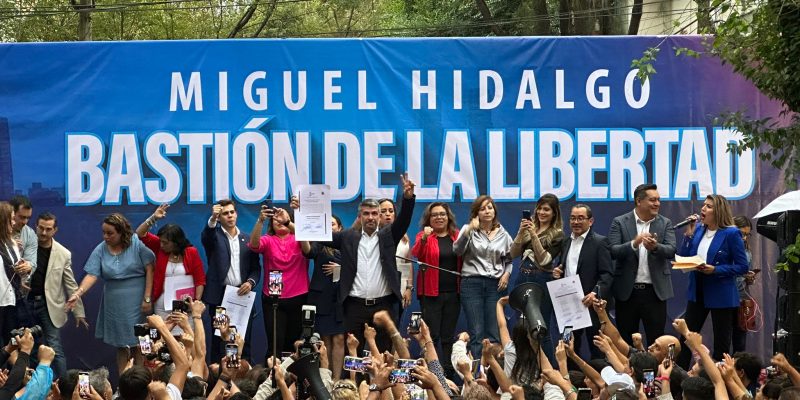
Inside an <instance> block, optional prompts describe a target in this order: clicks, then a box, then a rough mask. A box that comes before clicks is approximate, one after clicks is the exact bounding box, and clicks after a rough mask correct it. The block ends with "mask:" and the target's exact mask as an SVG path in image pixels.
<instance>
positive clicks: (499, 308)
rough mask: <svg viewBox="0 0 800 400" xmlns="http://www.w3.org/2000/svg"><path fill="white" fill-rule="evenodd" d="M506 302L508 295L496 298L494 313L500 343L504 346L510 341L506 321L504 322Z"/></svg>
mask: <svg viewBox="0 0 800 400" xmlns="http://www.w3.org/2000/svg"><path fill="white" fill-rule="evenodd" d="M507 304H508V296H503V297H501V298H500V299H499V300H497V305H496V306H495V313H496V316H497V328H498V330H499V331H500V344H501V345H503V347H504V348H505V347H506V345H507V344H508V343H510V342H511V334H509V333H508V322H506V311H505V306H506V305H507Z"/></svg>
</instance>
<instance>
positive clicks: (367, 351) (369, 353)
mask: <svg viewBox="0 0 800 400" xmlns="http://www.w3.org/2000/svg"><path fill="white" fill-rule="evenodd" d="M361 354H364V358H367V357H372V352H370V351H369V350H362V351H361Z"/></svg>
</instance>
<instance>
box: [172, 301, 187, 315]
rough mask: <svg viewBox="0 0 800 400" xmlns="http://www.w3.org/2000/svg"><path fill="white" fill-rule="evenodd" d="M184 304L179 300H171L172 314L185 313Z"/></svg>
mask: <svg viewBox="0 0 800 400" xmlns="http://www.w3.org/2000/svg"><path fill="white" fill-rule="evenodd" d="M184 304H186V303H184V302H183V301H181V300H172V312H179V311H180V312H186V309H184V307H183V306H184Z"/></svg>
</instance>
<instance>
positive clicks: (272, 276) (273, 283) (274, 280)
mask: <svg viewBox="0 0 800 400" xmlns="http://www.w3.org/2000/svg"><path fill="white" fill-rule="evenodd" d="M282 292H283V272H281V271H269V295H270V296H280V295H281V293H282Z"/></svg>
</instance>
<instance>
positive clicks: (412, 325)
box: [408, 312, 422, 334]
mask: <svg viewBox="0 0 800 400" xmlns="http://www.w3.org/2000/svg"><path fill="white" fill-rule="evenodd" d="M421 319H422V313H421V312H412V313H411V321H410V322H409V323H408V333H413V334H417V333H419V321H420V320H421Z"/></svg>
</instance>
